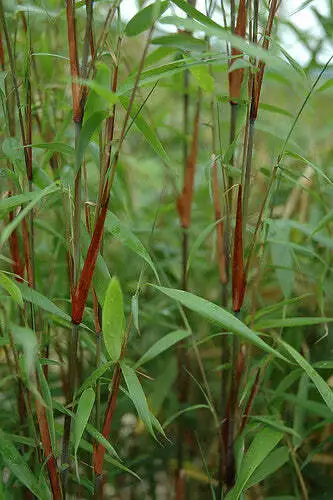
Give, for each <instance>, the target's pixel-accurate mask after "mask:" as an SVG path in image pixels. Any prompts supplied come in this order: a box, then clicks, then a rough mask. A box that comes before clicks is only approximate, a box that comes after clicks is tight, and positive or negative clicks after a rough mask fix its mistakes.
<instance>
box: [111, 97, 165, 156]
mask: <svg viewBox="0 0 333 500" xmlns="http://www.w3.org/2000/svg"><path fill="white" fill-rule="evenodd" d="M119 102H120V104H121V105H122V106H123V107H124V108H125V109H126V110H128V108H129V105H130V99H129V98H128V97H127V96H124V95H122V96H120V97H119ZM130 117H131V118H132V120H133V123H134V125H135V127H136V128H137V129H138V130H139V131H140V132H141V133H142V135H143V136H144V138H145V139H146V141H147V143H148V144H149V146H150V147H151V148H152V149H153V150H154V151H155V153H156V154H158V155H159V157H160V158H161V159H162V160H163V161H165V162H169V161H170V160H169V157H168V154H167V152H166V151H165V149H164V147H163V145H162V143H161V141H160V140H159V138H158V136H157V134H156V132H155V130H154V128H153V127H152V126H150V125H149V123H147V121H146V120H145V119H144V117H143V116H142V112H141V109H140V107H138V106H136V105H134V104H132V107H131V111H130Z"/></svg>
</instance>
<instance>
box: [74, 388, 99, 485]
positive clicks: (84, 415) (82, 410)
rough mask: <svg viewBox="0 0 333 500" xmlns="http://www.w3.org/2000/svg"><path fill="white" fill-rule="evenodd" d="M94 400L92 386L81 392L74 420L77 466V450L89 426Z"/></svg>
mask: <svg viewBox="0 0 333 500" xmlns="http://www.w3.org/2000/svg"><path fill="white" fill-rule="evenodd" d="M94 402H95V392H94V390H93V389H92V388H91V387H89V388H88V389H86V390H85V391H84V392H83V393H82V394H81V397H80V400H79V403H78V405H77V410H76V414H75V418H74V422H73V441H74V457H75V463H76V466H77V458H76V456H77V450H78V449H79V444H80V441H81V438H82V436H83V432H84V430H85V428H86V427H87V423H88V421H89V417H90V413H91V410H92V409H93V406H94ZM76 469H77V467H76ZM77 475H78V474H77Z"/></svg>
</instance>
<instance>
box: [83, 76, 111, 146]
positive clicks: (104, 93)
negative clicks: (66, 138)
mask: <svg viewBox="0 0 333 500" xmlns="http://www.w3.org/2000/svg"><path fill="white" fill-rule="evenodd" d="M79 81H80V82H81V83H82V84H84V85H85V86H86V87H89V88H90V89H91V90H92V91H93V92H94V93H95V94H97V96H99V98H102V99H101V100H104V107H103V109H100V110H98V111H96V113H90V116H89V115H88V116H89V118H88V120H87V121H86V122H85V123H88V121H89V119H90V118H91V117H92V116H94V114H95V115H96V116H95V118H94V120H93V121H92V122H91V124H93V123H97V126H98V125H99V123H100V122H98V116H100V117H101V119H103V118H102V115H98V114H97V113H105V114H106V113H107V112H108V111H107V108H110V106H113V105H114V104H116V102H117V101H118V97H117V94H115V93H114V92H112V90H110V88H109V87H108V86H107V85H103V84H102V83H98V82H97V81H95V80H79ZM89 96H90V94H89ZM95 103H96V104H97V106H96V107H97V108H99V107H101V104H100V103H99V102H98V101H97V102H96V100H95ZM87 104H88V103H87ZM89 104H90V107H91V104H92V103H91V102H90V103H89ZM106 104H108V106H106ZM95 110H96V108H95ZM105 117H106V115H104V118H105ZM97 126H96V127H95V129H96V128H97ZM87 133H88V132H87ZM93 133H94V131H93V132H92V133H91V135H90V137H91V136H92V134H93Z"/></svg>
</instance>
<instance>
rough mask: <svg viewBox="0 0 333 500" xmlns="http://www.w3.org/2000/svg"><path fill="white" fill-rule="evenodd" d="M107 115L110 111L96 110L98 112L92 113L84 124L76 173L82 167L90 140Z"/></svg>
mask: <svg viewBox="0 0 333 500" xmlns="http://www.w3.org/2000/svg"><path fill="white" fill-rule="evenodd" d="M107 115H108V112H106V111H96V113H94V114H92V115H91V116H90V117H89V118H88V120H87V121H86V122H85V123H84V124H83V127H82V129H81V132H80V135H79V141H78V145H77V149H76V167H75V171H76V173H77V172H78V171H79V169H80V168H81V165H82V161H83V157H84V153H85V151H86V149H87V147H88V145H89V142H90V141H91V138H92V136H93V134H94V132H95V131H96V130H97V129H98V127H99V126H100V124H101V123H102V121H103V120H105V118H106V117H107Z"/></svg>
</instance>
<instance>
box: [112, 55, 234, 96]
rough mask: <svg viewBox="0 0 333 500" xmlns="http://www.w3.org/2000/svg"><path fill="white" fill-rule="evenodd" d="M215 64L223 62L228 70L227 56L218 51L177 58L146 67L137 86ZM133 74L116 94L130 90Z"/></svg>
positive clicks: (132, 84) (150, 83) (133, 80)
mask: <svg viewBox="0 0 333 500" xmlns="http://www.w3.org/2000/svg"><path fill="white" fill-rule="evenodd" d="M215 64H219V65H221V64H225V70H226V71H227V70H228V64H227V57H226V56H225V55H224V54H223V55H221V54H220V53H213V54H211V55H210V56H209V57H207V58H206V59H205V60H203V59H202V56H201V54H200V57H186V58H183V59H177V60H176V61H171V62H168V63H165V64H161V65H159V66H156V67H153V68H150V69H146V70H145V71H143V72H142V74H141V78H140V82H139V87H144V86H147V85H152V84H155V83H156V82H158V81H160V80H162V79H163V78H170V77H171V76H173V75H177V74H178V73H182V72H184V71H185V70H186V69H190V68H193V67H195V66H203V65H210V66H212V67H214V65H215ZM134 82H135V74H131V75H129V77H128V78H127V79H126V80H125V81H124V82H123V83H122V84H121V85H120V86H119V88H118V91H117V94H118V95H119V96H122V95H124V94H126V93H127V92H129V91H131V90H132V89H133V87H134Z"/></svg>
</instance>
